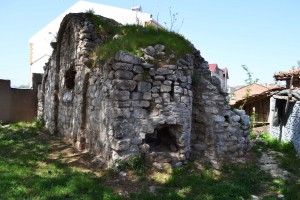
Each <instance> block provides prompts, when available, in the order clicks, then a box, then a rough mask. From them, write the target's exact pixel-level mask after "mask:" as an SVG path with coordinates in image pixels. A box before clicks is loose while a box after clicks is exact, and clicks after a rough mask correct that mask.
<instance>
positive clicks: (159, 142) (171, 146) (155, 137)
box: [146, 126, 180, 152]
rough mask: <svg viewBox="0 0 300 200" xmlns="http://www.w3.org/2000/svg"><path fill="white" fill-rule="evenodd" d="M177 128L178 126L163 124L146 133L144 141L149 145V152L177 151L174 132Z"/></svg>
mask: <svg viewBox="0 0 300 200" xmlns="http://www.w3.org/2000/svg"><path fill="white" fill-rule="evenodd" d="M179 130H180V129H179V128H178V127H172V126H164V127H159V128H157V129H155V130H154V133H152V134H147V135H146V143H147V144H148V145H149V146H150V152H153V151H154V152H178V145H177V142H176V141H177V139H176V132H177V131H179Z"/></svg>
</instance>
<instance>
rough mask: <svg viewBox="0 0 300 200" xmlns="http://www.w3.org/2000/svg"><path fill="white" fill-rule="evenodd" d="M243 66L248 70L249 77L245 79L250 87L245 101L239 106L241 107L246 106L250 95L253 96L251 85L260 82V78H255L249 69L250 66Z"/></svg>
mask: <svg viewBox="0 0 300 200" xmlns="http://www.w3.org/2000/svg"><path fill="white" fill-rule="evenodd" d="M242 68H243V69H244V70H245V71H246V74H247V79H245V83H246V84H247V86H246V87H248V88H247V89H246V94H245V97H244V100H243V103H242V105H240V107H239V108H240V109H243V108H244V106H245V104H246V103H247V101H248V100H249V97H250V96H251V89H250V87H249V86H250V85H252V84H254V83H257V82H258V78H256V79H253V73H252V72H251V71H250V70H249V68H248V67H247V66H246V65H242Z"/></svg>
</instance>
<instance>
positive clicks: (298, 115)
mask: <svg viewBox="0 0 300 200" xmlns="http://www.w3.org/2000/svg"><path fill="white" fill-rule="evenodd" d="M285 104H286V100H279V99H277V100H276V99H274V98H271V99H270V119H269V120H270V134H271V136H272V137H275V138H277V139H278V140H280V141H285V142H292V143H293V144H294V147H295V149H296V151H297V152H298V154H300V101H296V102H290V103H289V108H288V112H287V114H286V115H285V114H284V109H285Z"/></svg>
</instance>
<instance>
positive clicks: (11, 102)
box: [0, 80, 37, 123]
mask: <svg viewBox="0 0 300 200" xmlns="http://www.w3.org/2000/svg"><path fill="white" fill-rule="evenodd" d="M36 108H37V96H36V91H34V90H31V89H15V88H10V81H9V80H0V121H2V122H3V123H11V122H19V121H32V120H33V119H34V118H35V117H36V116H37V111H36Z"/></svg>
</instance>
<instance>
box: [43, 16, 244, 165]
mask: <svg viewBox="0 0 300 200" xmlns="http://www.w3.org/2000/svg"><path fill="white" fill-rule="evenodd" d="M106 37H107V36H105V35H99V34H98V33H97V32H96V30H95V27H94V25H93V24H92V23H91V22H89V21H88V19H87V17H85V14H69V15H67V16H66V17H65V18H64V20H63V21H62V23H61V27H60V30H59V33H58V38H57V43H56V44H53V47H54V50H53V54H52V56H51V58H50V60H49V62H48V63H47V64H46V66H45V74H44V78H43V83H42V85H41V87H40V91H39V115H40V116H41V117H43V118H44V120H45V123H46V128H47V129H48V130H49V131H50V132H51V133H55V134H59V135H62V136H63V137H65V138H66V139H67V140H68V141H70V142H71V143H72V144H74V145H75V146H76V147H77V148H79V149H82V150H88V151H90V152H91V153H93V154H95V155H97V156H98V158H99V159H100V160H101V161H102V163H103V164H105V165H107V166H111V165H114V164H115V163H116V161H118V160H126V159H128V158H129V157H130V156H132V155H138V156H140V155H143V156H145V158H146V160H148V161H150V162H152V163H169V164H172V165H176V166H180V165H182V164H184V163H186V162H187V160H188V158H189V156H190V155H191V154H195V155H199V156H206V157H210V158H211V157H213V158H216V159H229V160H233V161H235V160H237V159H239V158H242V157H243V156H244V155H245V153H246V152H247V150H248V149H249V148H250V143H249V123H250V121H249V117H248V116H247V115H245V112H244V111H241V110H236V109H235V110H231V108H230V107H229V106H228V103H227V102H226V96H227V94H226V93H223V92H222V90H221V88H220V81H219V80H218V79H217V78H216V77H211V76H210V72H209V70H208V64H207V62H206V61H205V60H204V59H203V58H202V57H201V55H200V52H199V51H198V50H196V49H195V50H194V52H192V53H191V54H187V55H186V56H184V57H183V58H181V59H177V60H176V61H175V62H169V57H168V56H164V57H163V60H159V62H158V61H157V62H155V56H156V55H165V46H164V45H161V44H154V45H153V46H148V47H146V48H145V49H144V54H143V57H137V56H135V55H132V54H130V53H128V52H125V51H122V50H121V49H120V51H118V52H117V53H116V55H115V56H114V57H112V58H111V59H109V60H108V61H105V62H104V61H99V62H97V64H96V66H95V67H91V65H90V63H91V60H92V58H91V52H92V51H93V50H94V48H95V47H97V46H98V45H101V43H102V42H103V41H105V38H106ZM174 51H175V52H176V50H174ZM170 56H171V57H172V55H170ZM149 60H151V62H149ZM153 60H154V62H153ZM153 63H160V64H159V65H158V64H153ZM162 63H163V64H162Z"/></svg>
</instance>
